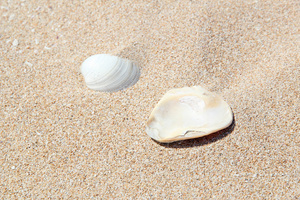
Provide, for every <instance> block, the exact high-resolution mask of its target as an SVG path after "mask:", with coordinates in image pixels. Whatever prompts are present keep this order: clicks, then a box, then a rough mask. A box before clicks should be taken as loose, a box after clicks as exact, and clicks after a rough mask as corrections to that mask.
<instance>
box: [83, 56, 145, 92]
mask: <svg viewBox="0 0 300 200" xmlns="http://www.w3.org/2000/svg"><path fill="white" fill-rule="evenodd" d="M81 73H82V74H83V76H84V79H85V82H86V85H87V87H88V88H90V89H93V90H100V91H103V92H116V91H119V90H123V89H125V88H128V87H130V86H132V85H134V84H135V83H136V82H137V81H138V80H139V77H140V70H139V68H138V66H137V65H135V64H134V63H133V62H131V61H130V60H127V59H124V58H119V57H117V56H111V55H108V54H97V55H93V56H91V57H89V58H87V59H86V60H85V61H84V62H83V63H82V65H81Z"/></svg>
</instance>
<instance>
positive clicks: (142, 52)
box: [116, 42, 148, 72]
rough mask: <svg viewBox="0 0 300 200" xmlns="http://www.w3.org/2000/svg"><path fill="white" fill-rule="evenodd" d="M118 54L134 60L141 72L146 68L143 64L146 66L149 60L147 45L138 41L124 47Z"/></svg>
mask: <svg viewBox="0 0 300 200" xmlns="http://www.w3.org/2000/svg"><path fill="white" fill-rule="evenodd" d="M116 56H119V57H121V58H126V59H129V60H131V61H133V62H134V63H135V64H137V66H138V67H139V69H140V71H141V72H142V71H143V69H144V67H143V66H146V63H147V62H148V59H147V58H148V57H147V48H146V47H145V45H143V44H141V43H138V42H135V43H132V44H131V45H129V46H128V47H125V48H123V49H122V50H121V51H119V52H118V53H117V54H116Z"/></svg>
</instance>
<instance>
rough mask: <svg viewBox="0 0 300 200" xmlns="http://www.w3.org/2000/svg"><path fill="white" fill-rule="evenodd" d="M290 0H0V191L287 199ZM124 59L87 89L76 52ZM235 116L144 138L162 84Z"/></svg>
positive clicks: (291, 144) (292, 134)
mask: <svg viewBox="0 0 300 200" xmlns="http://www.w3.org/2000/svg"><path fill="white" fill-rule="evenodd" d="M299 9H300V5H299V1H296V0H283V1H279V0H271V1H249V0H247V1H233V0H231V1H230V0H229V1H206V0H204V1H195V0H184V1H171V0H170V1H151V0H149V1H120V2H117V1H83V0H81V1H79V0H76V1H72V2H71V1H70V2H69V1H59V0H51V1H46V0H18V1H17V0H1V1H0V17H1V23H0V199H17V198H18V199H24V198H30V199H42V198H49V197H52V198H54V199H58V198H63V199H67V198H70V199H75V198H79V199H91V198H93V197H95V198H97V199H100V198H102V199H129V198H132V199H196V198H198V199H300V187H299V186H300V175H299V174H300V133H299V132H300V128H299V126H300V125H299V120H300V115H299V110H300V100H299V99H300V91H299V90H300V72H299V71H300V61H299V57H300V56H299V52H300V35H299V27H300V26H299V24H300V14H299ZM98 53H108V54H112V55H117V56H121V57H124V58H128V59H131V60H134V61H135V62H138V63H139V65H140V68H141V71H142V74H141V77H140V80H139V81H138V82H137V84H135V85H134V86H133V87H130V88H128V89H126V90H124V91H119V92H115V93H102V92H95V91H93V90H89V89H88V88H87V87H86V85H85V83H84V79H83V76H82V75H81V73H80V70H79V68H80V65H81V63H82V62H83V61H84V60H85V59H86V58H87V57H89V56H91V55H93V54H98ZM193 85H201V86H203V87H205V88H206V89H208V90H210V91H213V92H216V93H218V94H220V95H221V96H223V98H224V99H225V100H226V101H227V102H228V104H229V105H230V106H231V108H232V110H233V113H234V117H235V123H234V124H233V125H232V126H230V127H229V128H228V129H226V130H224V131H221V132H218V133H216V134H213V135H210V136H207V137H204V138H199V139H194V140H189V141H183V142H178V143H172V144H168V145H161V144H159V143H156V142H154V141H153V140H151V139H150V138H149V137H148V136H147V134H146V133H145V125H146V122H147V119H148V117H149V115H150V112H151V111H152V109H153V108H154V106H155V105H156V104H157V102H158V101H159V100H160V98H161V97H162V96H163V94H164V93H166V91H168V90H169V89H171V88H178V87H184V86H193Z"/></svg>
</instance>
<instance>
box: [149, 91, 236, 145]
mask: <svg viewBox="0 0 300 200" xmlns="http://www.w3.org/2000/svg"><path fill="white" fill-rule="evenodd" d="M232 120H233V114H232V111H231V109H230V107H229V105H228V104H227V103H226V102H225V101H224V100H223V99H222V98H221V97H220V96H218V95H217V94H215V93H212V92H209V91H207V90H205V89H204V88H202V87H200V86H194V87H184V88H179V89H172V90H170V91H168V92H167V93H166V94H165V95H164V96H163V97H162V99H161V100H160V101H159V102H158V104H157V105H156V107H155V108H154V110H153V111H152V113H151V115H150V117H149V120H148V122H147V127H146V132H147V134H148V135H149V136H150V137H151V138H153V139H154V140H157V141H159V142H165V143H169V142H175V141H178V140H186V139H192V138H197V137H202V136H205V135H208V134H210V133H214V132H217V131H219V130H221V129H224V128H226V127H228V126H229V125H230V124H231V123H232Z"/></svg>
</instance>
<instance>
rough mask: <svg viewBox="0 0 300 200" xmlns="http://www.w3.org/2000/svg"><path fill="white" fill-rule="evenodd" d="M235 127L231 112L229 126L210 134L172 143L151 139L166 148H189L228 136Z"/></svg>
mask: <svg viewBox="0 0 300 200" xmlns="http://www.w3.org/2000/svg"><path fill="white" fill-rule="evenodd" d="M234 128H235V117H234V114H233V120H232V123H231V125H230V126H228V127H227V128H225V129H223V130H220V131H218V132H215V133H212V134H210V135H207V136H204V137H200V138H195V139H190V140H183V141H177V142H173V143H160V142H157V141H156V140H153V139H152V140H153V141H154V142H155V143H157V144H159V145H160V146H164V147H166V148H191V147H197V146H204V145H207V144H210V143H213V142H215V141H218V140H221V139H223V138H224V137H226V136H228V135H229V134H230V133H232V132H233V130H234Z"/></svg>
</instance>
